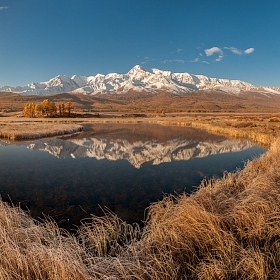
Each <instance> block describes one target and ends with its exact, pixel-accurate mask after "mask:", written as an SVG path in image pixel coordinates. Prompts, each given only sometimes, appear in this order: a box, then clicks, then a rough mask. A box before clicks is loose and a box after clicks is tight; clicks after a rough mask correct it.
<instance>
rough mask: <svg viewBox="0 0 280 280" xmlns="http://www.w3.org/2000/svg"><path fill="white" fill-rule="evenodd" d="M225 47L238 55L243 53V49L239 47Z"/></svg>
mask: <svg viewBox="0 0 280 280" xmlns="http://www.w3.org/2000/svg"><path fill="white" fill-rule="evenodd" d="M224 49H226V50H230V51H231V52H232V53H234V54H238V55H241V54H242V51H240V50H238V49H237V48H235V47H229V48H228V47H224Z"/></svg>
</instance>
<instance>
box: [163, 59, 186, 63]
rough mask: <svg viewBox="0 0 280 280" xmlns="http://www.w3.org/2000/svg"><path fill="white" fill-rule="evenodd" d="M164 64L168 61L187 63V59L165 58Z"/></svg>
mask: <svg viewBox="0 0 280 280" xmlns="http://www.w3.org/2000/svg"><path fill="white" fill-rule="evenodd" d="M161 62H162V63H163V64H166V63H174V62H175V63H185V60H183V59H164V60H162V61H161Z"/></svg>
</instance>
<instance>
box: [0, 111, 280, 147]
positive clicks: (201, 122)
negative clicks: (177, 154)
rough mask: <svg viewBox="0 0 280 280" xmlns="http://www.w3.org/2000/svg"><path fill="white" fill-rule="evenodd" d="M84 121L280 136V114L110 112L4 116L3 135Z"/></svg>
mask: <svg viewBox="0 0 280 280" xmlns="http://www.w3.org/2000/svg"><path fill="white" fill-rule="evenodd" d="M83 123H90V124H94V123H99V124H100V123H101V124H102V123H103V124H108V123H123V124H137V123H149V124H161V125H167V126H190V127H195V128H201V129H205V130H207V131H209V132H212V133H218V134H222V135H227V136H229V137H235V138H246V139H250V140H252V141H255V142H257V143H260V144H265V145H270V144H271V143H273V142H274V141H275V139H277V138H280V115H279V114H244V113H243V114H186V115H180V114H169V115H167V116H166V117H158V116H155V115H149V116H147V117H120V116H119V115H110V116H109V115H106V117H102V116H101V117H100V118H71V119H67V118H65V119H60V118H54V119H52V118H48V119H28V118H15V117H14V118H13V117H11V118H9V117H6V118H0V138H8V139H12V140H19V139H32V138H41V137H48V136H55V135H61V134H67V133H73V132H76V131H79V130H81V128H82V126H81V125H80V124H83Z"/></svg>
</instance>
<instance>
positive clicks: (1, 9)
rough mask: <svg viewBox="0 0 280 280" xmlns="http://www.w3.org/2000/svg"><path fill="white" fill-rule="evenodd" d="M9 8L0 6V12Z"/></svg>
mask: <svg viewBox="0 0 280 280" xmlns="http://www.w3.org/2000/svg"><path fill="white" fill-rule="evenodd" d="M8 8H9V7H4V6H0V11H3V10H7V9H8Z"/></svg>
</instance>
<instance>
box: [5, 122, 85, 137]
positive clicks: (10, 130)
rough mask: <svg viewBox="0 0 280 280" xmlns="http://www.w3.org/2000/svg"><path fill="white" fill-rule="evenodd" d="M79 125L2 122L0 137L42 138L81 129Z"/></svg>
mask: <svg viewBox="0 0 280 280" xmlns="http://www.w3.org/2000/svg"><path fill="white" fill-rule="evenodd" d="M82 128H83V127H82V126H81V125H77V124H73V123H71V124H70V123H57V122H45V123H43V122H20V121H18V122H6V123H5V122H2V123H0V138H6V139H10V140H21V139H33V138H43V137H50V136H56V135H63V134H70V133H74V132H78V131H81V130H82Z"/></svg>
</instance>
